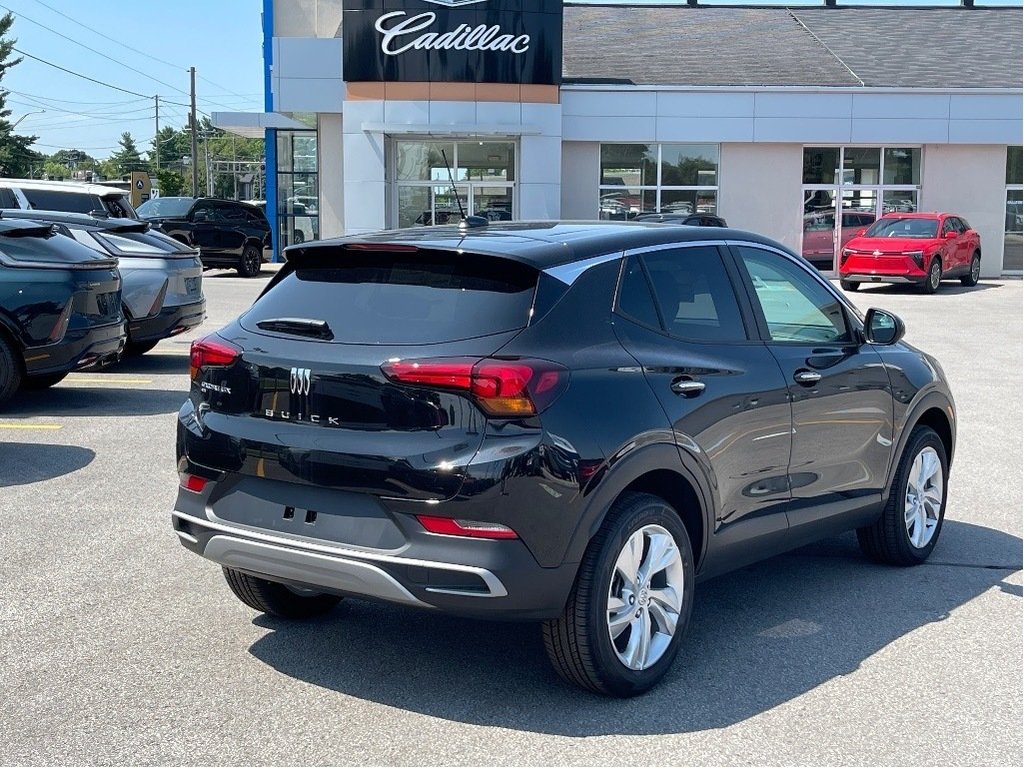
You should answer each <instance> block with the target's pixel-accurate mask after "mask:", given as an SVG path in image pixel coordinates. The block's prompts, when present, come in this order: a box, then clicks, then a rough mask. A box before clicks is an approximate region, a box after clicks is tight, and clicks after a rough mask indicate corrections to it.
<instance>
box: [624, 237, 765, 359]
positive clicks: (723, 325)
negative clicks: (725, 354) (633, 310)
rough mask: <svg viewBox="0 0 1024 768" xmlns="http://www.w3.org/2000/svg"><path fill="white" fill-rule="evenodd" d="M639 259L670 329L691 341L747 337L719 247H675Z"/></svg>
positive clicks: (741, 338)
mask: <svg viewBox="0 0 1024 768" xmlns="http://www.w3.org/2000/svg"><path fill="white" fill-rule="evenodd" d="M641 259H642V261H643V263H644V266H645V267H646V269H647V274H648V276H649V277H650V281H651V286H652V287H653V289H654V297H655V300H656V301H657V304H658V309H659V311H660V312H661V317H662V319H663V320H664V324H665V330H666V331H668V332H669V333H670V334H672V335H673V336H678V337H679V338H682V339H689V340H693V341H745V340H746V339H747V333H746V329H745V328H744V326H743V316H742V314H741V312H740V307H739V302H738V301H737V299H736V292H735V291H734V290H733V285H732V281H731V280H730V279H729V273H728V272H726V270H725V264H723V263H722V257H721V255H720V254H719V252H718V249H717V248H715V247H713V246H691V247H687V248H678V249H675V248H673V249H669V250H663V251H654V252H652V253H648V254H644V255H642V256H641Z"/></svg>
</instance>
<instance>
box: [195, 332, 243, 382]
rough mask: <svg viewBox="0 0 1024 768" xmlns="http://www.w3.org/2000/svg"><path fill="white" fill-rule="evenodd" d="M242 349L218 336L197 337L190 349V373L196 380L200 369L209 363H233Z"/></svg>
mask: <svg viewBox="0 0 1024 768" xmlns="http://www.w3.org/2000/svg"><path fill="white" fill-rule="evenodd" d="M240 354H241V350H239V349H238V348H237V347H235V346H232V345H231V344H228V343H227V342H226V341H224V340H223V339H219V338H217V337H216V336H207V337H206V338H205V339H196V340H195V341H193V342H192V346H191V347H190V349H189V366H188V375H189V378H191V379H192V380H193V381H195V378H196V374H197V373H199V369H200V368H202V367H204V366H207V365H231V364H232V363H233V362H235V360H237V359H238V356H239V355H240Z"/></svg>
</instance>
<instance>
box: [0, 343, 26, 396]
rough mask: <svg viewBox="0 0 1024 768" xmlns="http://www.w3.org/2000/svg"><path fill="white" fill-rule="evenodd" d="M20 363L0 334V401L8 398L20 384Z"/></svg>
mask: <svg viewBox="0 0 1024 768" xmlns="http://www.w3.org/2000/svg"><path fill="white" fill-rule="evenodd" d="M21 380H22V375H21V363H20V361H19V360H18V356H17V354H16V353H15V351H14V348H13V347H12V346H11V345H10V344H9V343H8V342H7V340H6V339H5V338H4V337H3V336H2V335H0V403H2V402H4V401H5V400H9V399H10V398H11V397H12V396H13V395H14V393H15V392H17V391H18V388H19V387H20V386H21Z"/></svg>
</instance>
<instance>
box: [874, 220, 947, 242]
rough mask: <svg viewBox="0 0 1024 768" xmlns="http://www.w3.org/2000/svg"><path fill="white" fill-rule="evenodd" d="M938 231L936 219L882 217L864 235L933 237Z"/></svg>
mask: <svg viewBox="0 0 1024 768" xmlns="http://www.w3.org/2000/svg"><path fill="white" fill-rule="evenodd" d="M938 231H939V222H938V220H936V219H903V218H888V217H886V218H884V219H879V220H878V221H876V222H875V223H874V224H872V225H871V227H870V228H869V229H868V231H867V232H865V233H864V237H919V238H925V239H927V238H931V237H935V236H936V235H935V233H936V232H938Z"/></svg>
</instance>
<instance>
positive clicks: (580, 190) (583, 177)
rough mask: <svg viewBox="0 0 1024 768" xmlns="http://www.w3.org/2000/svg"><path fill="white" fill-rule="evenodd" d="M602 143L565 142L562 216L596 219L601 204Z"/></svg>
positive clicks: (566, 217)
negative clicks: (599, 190) (599, 185)
mask: <svg viewBox="0 0 1024 768" xmlns="http://www.w3.org/2000/svg"><path fill="white" fill-rule="evenodd" d="M600 182H601V145H600V144H599V143H597V142H583V141H566V142H564V143H563V144H562V218H563V219H594V218H597V209H598V206H599V204H600V195H599V193H598V189H597V187H598V184H600Z"/></svg>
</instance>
